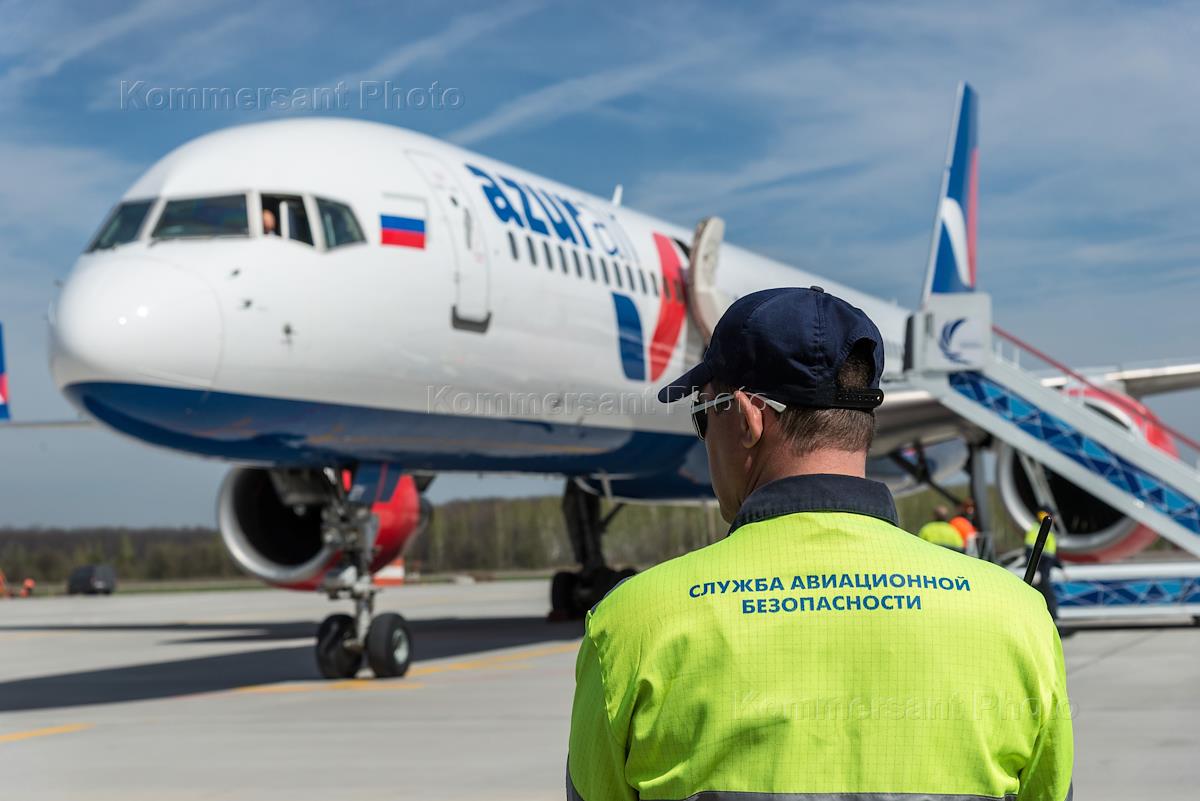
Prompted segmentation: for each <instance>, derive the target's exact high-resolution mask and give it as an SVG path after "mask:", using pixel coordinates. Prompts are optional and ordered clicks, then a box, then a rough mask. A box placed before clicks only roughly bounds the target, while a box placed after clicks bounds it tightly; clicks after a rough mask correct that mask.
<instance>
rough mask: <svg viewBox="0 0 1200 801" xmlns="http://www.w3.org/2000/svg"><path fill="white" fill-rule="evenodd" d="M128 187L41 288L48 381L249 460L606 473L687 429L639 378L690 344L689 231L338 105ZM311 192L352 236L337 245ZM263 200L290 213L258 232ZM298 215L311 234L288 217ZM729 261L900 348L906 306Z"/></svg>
mask: <svg viewBox="0 0 1200 801" xmlns="http://www.w3.org/2000/svg"><path fill="white" fill-rule="evenodd" d="M237 195H241V196H243V197H244V199H245V200H244V202H245V210H244V215H245V231H244V232H240V231H239V232H236V233H233V234H228V235H226V234H222V235H201V234H192V235H186V236H169V237H167V236H156V234H155V232H156V230H158V228H159V227H160V226H159V221H158V218H159V215H162V214H163V211H164V208H165V207H166V205H167V204H168V203H169V202H171V201H178V200H190V199H203V198H213V197H229V196H237ZM281 197H282V198H284V199H285V201H284V203H285V204H284V205H283V206H280V205H278V200H279V198H281ZM136 201H151V203H150V206H149V210H148V211H147V212H146V215H145V219H144V220H143V221H141V222H140V223H139V224H138V225H137V226H136V228H137V230H136V233H135V235H133V236H132V237H131V238H128V241H125V242H124V243H122V244H117V245H115V246H112V247H105V248H101V249H97V250H93V251H91V252H88V253H85V254H84V255H82V256H81V257H80V259H79V261H78V263H77V264H76V266H75V269H74V270H73V272H72V274H71V276H70V278H69V279H68V281H67V282H66V284H65V285H64V287H63V289H62V291H61V294H60V296H59V298H58V299H57V301H56V303H55V305H54V308H53V309H52V311H51V324H52V332H53V336H52V342H53V348H52V353H53V355H52V366H53V371H54V375H55V379H56V382H57V383H58V385H59V386H60V388H62V389H63V391H64V392H65V393H66V394H67V396H68V397H70V398H71V399H72V400H73V401H74V402H75V403H77V404H78V405H80V406H81V407H82V408H84V409H85V410H86V411H87V412H89V413H90V414H92V415H93V416H96V417H97V418H98V419H100V420H101V421H103V422H105V423H106V424H108V425H110V426H112V427H114V428H117V429H118V430H121V431H123V432H125V433H127V434H131V435H132V436H135V437H138V438H140V439H144V440H146V441H149V442H151V443H154V444H159V445H164V446H168V447H174V448H178V449H182V450H187V451H190V452H194V453H198V454H202V455H209V456H216V457H220V458H225V459H230V460H237V461H248V462H261V463H288V462H295V463H316V462H327V463H328V462H332V463H337V462H340V461H361V460H378V461H394V462H397V463H399V464H401V465H402V466H404V467H406V468H409V467H411V468H420V469H431V470H447V469H462V470H528V471H531V472H564V473H568V474H572V473H573V474H578V475H593V476H596V475H600V476H606V475H607V476H618V477H619V476H631V477H632V476H636V475H650V474H652V473H653V471H654V470H658V469H660V468H661V469H666V470H669V471H670V470H676V469H678V468H679V464H675V463H674V462H678V461H679V459H677V458H675V457H678V456H679V455H680V454H682V453H684V452H685V451H686V450H689V449H691V447H692V443H691V441H688V440H687V439H686V438H687V437H688V436H689V435H690V422H689V420H688V416H687V412H686V409H668V408H667V407H663V406H660V405H659V404H657V403H656V402H655V401H654V393H655V391H656V390H657V388H658V387H659V386H661V385H662V384H663V383H665V382H666V381H667V380H669V379H671V378H673V377H674V376H675V375H676V374H678V373H680V372H682V371H683V370H684V369H686V368H687V367H688V366H690V365H691V364H692V363H694V362H695V361H696V360H697V359H698V358H699V356H700V351H701V348H702V342H701V340H700V336H699V333H698V330H697V327H696V326H695V325H694V323H693V320H692V319H691V317H690V315H689V314H687V313H686V309H685V304H684V302H683V300H682V297H681V296H680V294H679V293H678V291H677V289H675V288H674V287H676V286H677V285H676V284H674V282H673V280H672V279H673V277H674V276H675V275H678V276H679V277H680V278H682V277H683V274H682V273H673V272H672V267H673V265H675V264H678V265H679V266H680V267H681V268H682V270H683V271H686V265H687V261H686V259H687V256H686V252H685V248H686V247H687V246H688V245H690V242H691V232H690V231H687V230H684V229H681V228H678V227H676V226H673V225H670V224H668V223H664V222H661V221H659V220H655V219H653V218H651V217H648V216H646V215H643V214H640V213H638V212H636V211H633V210H631V209H628V208H624V207H618V206H613V205H612V204H611V203H609V202H607V201H604V200H602V199H600V198H597V197H594V196H592V195H588V194H586V193H584V192H580V191H578V190H575V189H572V188H570V187H566V186H563V185H561V184H558V183H555V182H553V181H550V180H548V179H545V178H541V177H539V176H536V175H533V174H531V173H528V172H525V171H523V170H520V169H517V168H515V167H511V166H508V165H505V164H502V163H499V162H496V161H493V160H491V159H488V158H486V157H483V156H480V155H477V154H475V153H471V152H469V151H466V150H462V149H460V148H457V147H454V146H452V145H448V144H445V143H442V142H439V141H437V140H435V139H431V138H429V137H426V136H423V135H420V134H417V133H413V132H411V131H407V130H403V129H399V128H394V127H389V126H384V125H379V124H374V123H366V122H359V121H350V120H340V119H305V120H289V121H282V122H272V123H264V124H256V125H249V126H245V127H239V128H233V129H229V130H225V131H221V132H218V133H214V134H211V135H208V136H204V137H201V138H200V139H197V140H195V141H193V142H190V143H188V144H185V145H183V146H182V147H180V148H178V149H177V150H175V151H174V152H172V153H171V154H169V155H168V156H166V157H165V158H164V159H162V160H161V161H160V162H159V163H158V164H156V165H155V166H154V167H152V168H151V169H150V170H149V171H148V172H147V173H146V174H145V175H144V176H143V177H142V178H141V179H139V180H138V181H137V182H136V183H135V184H134V185H133V187H131V188H130V189H129V191H128V192H127V193H126V195H125V198H124V201H123V202H136ZM319 201H321V202H324V201H333V202H335V203H337V204H344V206H345V207H348V208H349V209H350V210H352V212H353V214H354V217H355V219H356V221H357V224H358V226H359V228H360V230H361V234H362V237H363V241H361V242H350V243H347V244H340V245H339V244H337V242H336V241H334V240H335V239H336V238H337V236H338V234H337V233H336V232H335V231H334V229H333V228H331V227H330V223H329V221H327V220H326V219H325V217H324V208H323V207H322V206H320V205H319V203H318V202H319ZM288 203H290V204H291V206H288V205H287V204H288ZM272 204H275V205H273V206H272V207H273V208H274V209H275V210H276V213H275V215H274V216H275V218H276V227H277V229H282V233H283V234H284V236H275V235H267V234H266V233H264V225H265V223H264V215H263V213H262V209H263V208H264V207H265V206H268V205H272ZM172 208H174V207H172ZM195 213H196V214H203V213H204V212H202V211H198V212H195ZM283 217H287V218H288V219H287V220H283V219H281V218H283ZM300 218H302V220H303V222H306V223H307V224H308V228H309V229H310V230H311V236H310V237H308V238H309V239H311V244H309V243H308V242H306V241H301V240H300V239H295V238H288V237H287V234H293V235H294V233H295V232H296V231H297V230H298V227H299V225H301V224H302V223H301V222H298V219H300ZM396 226H399V228H398V229H396ZM416 227H423V228H424V235H423V241H419V240H420V237H419V236H417V233H416V232H415V231H414V230H413V229H414V228H416ZM389 240H390V241H391V242H392V243H391V244H389V243H388V242H389ZM514 250H515V256H514ZM531 250H532V252H533V256H532V258H531V255H530V251H531ZM547 255H549V256H550V259H551V261H552V264H549V265H548V264H547ZM602 258H603V260H604V262H603V265H602V264H601V261H600V260H601V259H602ZM577 259H578V267H577V266H576V260H577ZM589 259H590V264H589ZM564 262H565V264H564ZM718 264H719V266H718V269H717V271H716V276H717V285H718V288H719V290H720V291H721V293H723V294H724V295H726V296H727V297H729V298H735V297H738V296H740V295H743V294H746V293H748V292H751V291H754V290H758V289H764V288H768V287H775V286H808V285H812V284H819V285H821V286H823V287H824V288H825V289H826V290H827V291H829V292H832V293H835V294H837V295H839V296H841V297H843V298H845V299H847V300H849V301H850V302H851V303H854V304H855V305H857V306H859V307H861V308H862V309H863V310H864V311H866V312H867V314H868V315H870V316H871V317H872V319H874V320H875V322H876V323H877V325H878V326H879V328H880V330H881V332H882V333H883V336H884V338H885V341H886V347H887V359H888V363H889V368H890V370H889V372H891V373H893V374H894V373H895V372H896V371H898V370H899V367H900V357H901V353H902V350H903V341H904V326H905V321H906V318H907V316H908V311H907V310H905V309H902V308H899V307H897V306H895V305H893V304H891V303H888V302H884V301H881V300H878V299H876V298H873V297H870V296H868V295H865V294H862V293H860V292H856V291H854V290H852V289H850V288H848V287H845V286H842V285H840V284H838V283H837V282H835V281H831V280H830V279H828V278H825V277H818V276H815V275H812V274H809V273H806V272H804V271H802V270H799V269H797V268H794V267H791V266H788V265H786V264H781V263H779V262H775V261H771V260H769V259H766V258H763V257H761V256H757V255H755V254H753V253H751V252H749V251H746V250H743V249H741V248H737V247H734V246H732V245H728V244H726V245H722V247H721V249H720V255H719V261H718ZM564 267H565V270H564ZM602 267H603V270H602ZM618 270H619V271H620V274H621V278H620V281H621V283H620V285H619V286H618V284H617V277H616V271H618ZM593 275H594V278H593ZM606 276H607V279H608V280H607V281H606V280H605V278H606ZM631 277H632V278H633V279H634V286H633V287H632V288H631V287H630V286H629V281H630V278H631ZM643 282H645V283H644V284H643ZM664 284H667V285H669V286H664ZM643 286H644V287H645V289H644V290H643ZM631 309H632V310H633V311H630V310H631ZM677 406H678V405H677ZM647 437H649V438H648V439H647ZM660 437H665V439H661V440H660ZM685 442H687V445H686V447H685V445H684V443H685ZM659 445H663V446H664V447H663V448H658V449H659V450H666V451H669V452H671V453H673V454H675V455H674V456H672V457H671V458H669V459H665V460H664V461H663V463H662V464H660V463H659V461H658V459H657V457H656V456H655V455H654V453H656V448H657V446H659ZM646 454H650V455H649V456H647V455H646ZM680 458H682V457H680ZM692 461H694V455H693V457H692ZM667 462H672V464H667ZM631 466H632V467H631Z"/></svg>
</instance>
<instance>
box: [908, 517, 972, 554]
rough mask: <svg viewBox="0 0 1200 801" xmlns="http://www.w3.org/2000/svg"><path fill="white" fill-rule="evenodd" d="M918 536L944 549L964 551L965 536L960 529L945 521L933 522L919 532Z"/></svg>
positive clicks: (922, 527)
mask: <svg viewBox="0 0 1200 801" xmlns="http://www.w3.org/2000/svg"><path fill="white" fill-rule="evenodd" d="M917 536H918V537H920V538H921V539H923V540H925V541H926V542H932V543H933V544H934V545H940V546H942V547H943V548H953V549H954V550H956V551H961V550H962V549H963V536H962V534H960V533H959V531H958V529H956V528H955V527H954V526H952V525H950V524H949V523H947V522H946V521H944V520H931V521H929V522H928V523H926V524H925V525H923V526H921V529H920V530H919V531H918V532H917Z"/></svg>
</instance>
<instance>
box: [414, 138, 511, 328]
mask: <svg viewBox="0 0 1200 801" xmlns="http://www.w3.org/2000/svg"><path fill="white" fill-rule="evenodd" d="M408 157H409V159H410V160H411V161H412V162H413V164H415V165H416V167H417V169H418V170H420V172H421V175H422V176H424V178H425V180H426V181H427V182H428V183H429V185H430V187H432V189H433V192H434V196H435V197H436V199H437V200H436V204H435V206H436V209H437V212H438V215H439V217H440V218H441V219H440V221H441V226H440V227H442V228H443V230H445V231H447V232H448V233H449V237H450V239H451V240H452V247H451V252H452V254H453V259H454V265H453V269H454V281H455V286H456V289H455V302H454V307H453V308H452V309H451V321H452V323H453V324H454V327H455V328H460V329H463V330H467V331H476V332H478V333H483V332H485V331H487V327H488V324H489V323H490V322H491V319H492V311H491V303H490V300H489V298H488V292H489V287H488V281H489V278H488V257H487V247H486V244H485V243H484V239H483V225H482V224H481V223H482V220H481V218H480V217H479V215H478V214H477V213H476V211H475V206H474V205H473V204H472V203H471V201H470V200H469V196H468V195H467V193H466V192H465V191H464V190H463V188H462V185H461V184H460V183H459V182H458V181H457V180H456V179H455V178H454V174H453V173H452V172H451V171H450V169H449V168H448V167H447V166H446V164H445V163H444V162H443V161H442V160H441V159H439V158H437V157H436V156H433V155H430V154H429V153H422V152H419V151H411V150H410V151H409V152H408ZM431 233H432V234H433V236H436V235H437V234H436V232H431Z"/></svg>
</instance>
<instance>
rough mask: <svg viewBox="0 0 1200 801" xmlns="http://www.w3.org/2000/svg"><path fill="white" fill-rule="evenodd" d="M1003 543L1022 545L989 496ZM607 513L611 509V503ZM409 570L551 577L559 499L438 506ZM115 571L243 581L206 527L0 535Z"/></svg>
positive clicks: (661, 513) (643, 528)
mask: <svg viewBox="0 0 1200 801" xmlns="http://www.w3.org/2000/svg"><path fill="white" fill-rule="evenodd" d="M989 500H990V502H991V505H992V507H993V509H994V510H995V511H996V512H1000V513H999V514H998V515H996V514H994V515H993V519H996V520H998V521H999V523H1000V531H999V534H1000V537H1001V541H1000V546H1001V549H1002V550H1003V549H1004V548H1006V547H1015V546H1016V545H1019V543H1020V537H1019V532H1017V531H1015V529H1014V528H1013V526H1012V524H1011V523H1009V522H1008V518H1007V516H1006V515H1004V514H1003V512H1001V511H1000V509H999V505H998V503H997V502H996V499H995V497H994V495H993V497H992V498H990V499H989ZM942 502H944V501H941V500H940V499H939V498H938V496H936V495H934V494H933V493H928V492H923V493H918V494H916V495H911V496H908V497H905V498H901V499H900V500H899V501H898V502H897V507H898V509H899V511H900V516H901V525H903V526H904V527H905V528H907V529H908V530H909V531H915V530H916V529H917V528H919V527H920V526H921V524H923V523H924V522H926V521H927V520H929V519H930V518H931V516H932V514H933V508H934V507H935V506H936V505H937V504H939V503H942ZM605 507H606V511H608V510H610V509H611V505H609V504H607V503H606V504H605ZM727 528H728V527H727V526H726V524H725V523H724V522H723V521H722V520H721V519H720V515H719V514H718V513H717V511H716V509H715V508H714V507H713V506H711V505H696V506H661V505H653V504H629V505H627V506H625V507H624V508H623V509H622V510H621V511H620V512H618V513H617V514H616V516H615V517H614V518H613V519H612V522H611V524H610V526H609V528H608V531H607V533H606V535H605V538H604V547H605V553H606V554H607V555H608V558H609V561H610V562H611V563H612V564H614V565H621V566H624V565H634V566H639V567H645V566H648V565H652V564H655V563H657V562H660V561H663V560H664V559H669V558H672V557H674V556H678V555H680V554H682V553H686V552H688V551H691V550H694V549H696V548H699V547H702V546H704V545H707V544H709V543H711V542H714V541H716V540H717V539H719V538H721V537H723V536H724V535H725V532H726V530H727ZM405 557H406V561H407V563H408V565H409V567H410V569H413V570H419V571H422V572H427V573H435V572H447V571H462V570H471V571H480V572H487V571H503V570H548V569H552V568H556V567H565V566H570V565H571V564H572V563H573V562H574V556H573V555H572V552H571V546H570V543H569V542H568V541H567V537H566V533H565V529H564V525H563V518H562V510H561V499H560V498H557V497H548V498H481V499H473V500H463V501H451V502H448V503H444V504H441V505H439V506H438V507H437V508H436V509H435V510H434V514H433V519H432V520H431V522H430V525H429V528H428V529H427V530H426V531H425V532H424V533H423V534H422V535H421V536H420V537H418V538H416V539H415V540H414V541H412V542H411V543H410V545H409V548H408V551H407V553H406V554H405ZM88 564H111V565H113V567H114V568H115V569H116V571H117V576H118V579H119V580H121V581H158V580H179V579H216V578H232V577H236V576H240V575H241V571H240V570H239V568H238V567H237V565H236V564H234V562H233V560H232V559H231V558H230V557H229V554H228V553H227V552H226V551H225V548H224V546H223V545H222V543H221V538H220V535H219V534H218V533H217V532H216V531H215V530H213V529H209V528H165V527H164V528H138V529H131V528H78V529H61V528H43V529H38V528H29V529H17V528H5V529H0V570H2V571H4V573H5V575H6V576H7V577H8V579H9V581H10V582H15V581H20V580H21V579H24V578H26V577H32V578H33V579H35V580H36V581H38V582H39V583H43V582H49V583H55V582H61V581H65V580H66V578H67V576H68V575H69V573H70V572H71V570H72V569H73V568H75V567H77V566H79V565H88Z"/></svg>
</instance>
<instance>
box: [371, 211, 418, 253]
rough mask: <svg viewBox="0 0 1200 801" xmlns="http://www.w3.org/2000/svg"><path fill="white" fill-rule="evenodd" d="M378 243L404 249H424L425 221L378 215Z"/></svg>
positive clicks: (414, 218)
mask: <svg viewBox="0 0 1200 801" xmlns="http://www.w3.org/2000/svg"><path fill="white" fill-rule="evenodd" d="M379 230H380V242H381V243H382V244H384V245H399V246H400V247H405V248H421V249H424V248H425V221H424V220H422V219H418V218H416V217H396V216H393V215H391V214H380V215H379Z"/></svg>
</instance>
